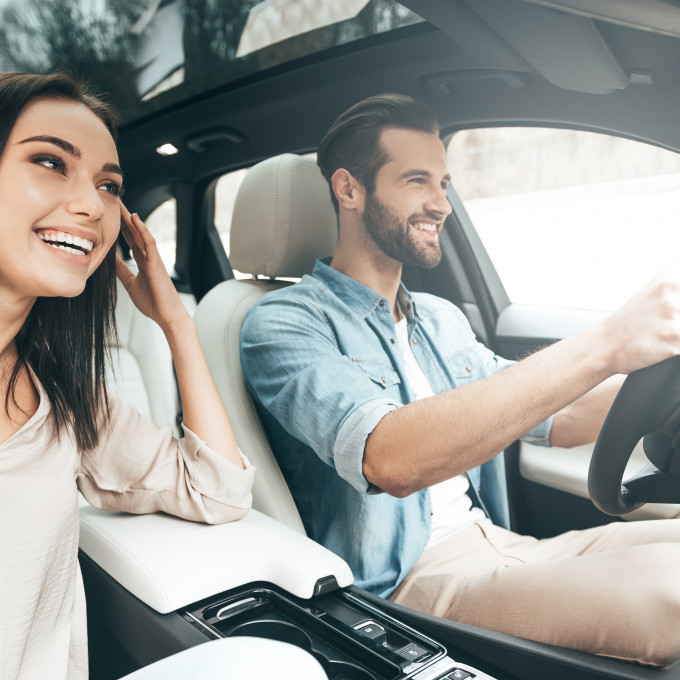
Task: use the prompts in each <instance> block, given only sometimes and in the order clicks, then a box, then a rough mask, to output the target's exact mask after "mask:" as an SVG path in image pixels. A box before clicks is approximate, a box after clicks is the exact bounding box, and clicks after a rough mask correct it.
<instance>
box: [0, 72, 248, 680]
mask: <svg viewBox="0 0 680 680" xmlns="http://www.w3.org/2000/svg"><path fill="white" fill-rule="evenodd" d="M0 121H1V123H0V236H1V237H2V241H3V248H2V250H1V251H0V401H1V402H2V405H1V406H0V541H2V545H3V546H5V549H4V550H3V552H2V554H1V555H0V608H1V609H2V611H3V617H2V621H0V667H1V668H2V671H3V677H11V678H14V677H21V678H45V677H49V678H55V679H57V680H59V679H65V678H69V680H72V679H76V678H86V677H87V644H86V633H85V631H86V628H85V604H84V601H83V594H82V587H81V586H80V573H79V568H78V561H77V559H76V555H77V549H78V501H77V491H78V490H80V491H81V492H82V493H83V495H84V496H85V498H86V499H87V500H88V501H89V502H90V503H91V504H93V505H95V506H97V507H100V508H106V509H116V510H124V511H127V512H132V513H145V512H155V511H157V510H163V511H165V512H169V513H171V514H175V515H178V516H180V517H184V518H187V519H193V520H197V521H203V522H208V523H218V522H227V521H231V520H234V519H238V518H239V517H241V516H242V515H244V514H245V513H246V512H247V510H248V508H249V506H250V503H251V496H250V488H251V485H252V478H253V473H254V470H253V468H252V467H251V466H250V465H249V463H248V462H247V460H246V459H245V458H243V457H242V456H241V455H240V453H239V451H238V448H237V446H236V442H235V439H234V436H233V433H232V430H231V425H230V423H229V420H228V418H227V416H226V413H225V412H224V409H223V408H222V405H221V402H220V400H219V397H218V395H217V392H216V390H215V387H214V385H213V383H212V380H211V378H210V375H209V373H208V370H207V367H206V364H205V360H204V358H203V354H202V351H201V347H200V343H199V341H198V336H197V333H196V329H195V326H194V324H193V321H192V320H191V318H190V317H189V315H188V313H187V312H186V310H185V308H184V306H183V304H182V303H181V301H180V299H179V296H178V295H177V292H176V291H175V288H174V286H173V284H172V282H171V281H170V279H169V278H168V276H167V273H166V271H165V268H164V266H163V263H162V261H161V259H160V256H159V254H158V250H157V248H156V244H155V242H154V240H153V237H152V236H151V235H150V233H149V232H148V230H147V229H146V227H145V226H144V224H143V223H142V221H141V220H140V219H139V217H138V216H137V215H136V214H134V215H131V214H130V213H129V212H128V210H127V209H126V208H125V207H124V206H123V204H122V203H121V201H120V195H121V190H122V171H121V169H120V167H119V164H118V154H117V150H116V144H115V141H114V135H115V124H114V117H113V114H112V113H111V112H110V111H109V110H108V108H106V107H105V106H104V105H103V104H101V103H100V102H99V101H98V100H96V99H94V98H92V97H91V96H89V95H87V94H84V93H83V91H82V90H81V88H80V87H79V86H78V84H77V83H75V82H74V81H72V80H71V79H69V78H67V77H64V76H34V75H29V74H21V73H6V74H2V75H0ZM121 228H122V231H123V235H124V237H125V239H126V241H127V243H128V245H129V246H130V248H131V251H132V253H133V256H134V258H135V261H136V263H137V266H138V269H139V273H138V274H137V275H134V274H133V273H132V272H131V271H130V269H129V268H128V267H127V266H126V265H125V264H124V263H123V261H122V260H121V259H120V258H118V257H117V255H116V247H115V245H116V241H117V238H118V235H119V232H120V230H121ZM116 274H117V276H118V278H119V279H120V280H121V282H122V284H123V286H124V288H125V289H126V291H127V293H128V294H129V295H130V297H131V298H132V301H133V302H134V304H135V305H136V306H137V307H138V308H139V309H140V310H141V311H142V312H143V313H144V314H146V315H147V316H148V317H150V318H151V319H153V320H154V321H155V322H156V323H158V324H159V326H160V327H161V329H162V330H163V332H164V333H165V336H166V338H167V340H168V343H169V345H170V348H171V351H172V354H173V360H174V362H175V367H176V373H177V379H178V384H179V388H180V393H181V396H182V401H183V406H184V435H185V436H184V438H182V439H181V440H176V439H174V438H173V436H172V434H171V433H170V431H169V430H159V429H158V428H156V427H155V426H153V425H152V424H151V423H149V422H146V421H145V420H144V419H143V418H142V417H141V416H140V415H139V414H138V413H137V412H136V411H134V409H132V408H131V407H130V406H128V405H126V404H124V403H122V402H120V401H119V400H117V399H116V398H114V397H113V396H111V395H109V394H107V390H106V384H105V381H104V371H105V363H106V349H105V348H106V347H107V346H109V345H110V340H111V336H114V335H115V321H114V313H113V312H114V308H115V302H116V287H115V277H116Z"/></svg>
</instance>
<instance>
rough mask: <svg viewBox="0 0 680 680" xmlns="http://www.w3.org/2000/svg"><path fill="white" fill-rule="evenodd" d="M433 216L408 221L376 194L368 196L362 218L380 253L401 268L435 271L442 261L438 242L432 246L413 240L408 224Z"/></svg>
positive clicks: (411, 218)
mask: <svg viewBox="0 0 680 680" xmlns="http://www.w3.org/2000/svg"><path fill="white" fill-rule="evenodd" d="M425 216H427V217H428V218H429V219H438V218H437V217H434V218H433V217H431V216H430V215H411V217H409V218H408V219H407V220H406V221H402V220H401V219H400V217H399V216H398V215H397V214H396V213H394V212H392V210H390V209H389V208H388V207H387V206H386V205H385V204H384V203H381V202H380V201H379V200H378V199H377V198H376V197H375V195H374V194H367V195H366V206H365V208H364V212H363V214H362V218H363V221H364V224H365V225H366V230H367V231H368V233H369V234H370V235H371V238H372V239H373V240H374V241H375V243H376V244H377V246H378V247H379V248H380V250H382V251H383V253H385V255H387V256H388V257H391V258H392V259H393V260H396V261H397V262H401V263H402V264H412V265H416V266H418V267H425V268H426V269H432V268H433V267H436V266H437V265H438V264H439V262H440V261H441V259H442V251H441V248H440V247H439V239H436V240H435V239H432V241H431V243H423V242H421V241H419V240H417V239H416V238H414V234H413V230H412V227H411V226H410V225H409V222H411V221H413V220H414V218H415V219H416V221H417V218H418V217H425Z"/></svg>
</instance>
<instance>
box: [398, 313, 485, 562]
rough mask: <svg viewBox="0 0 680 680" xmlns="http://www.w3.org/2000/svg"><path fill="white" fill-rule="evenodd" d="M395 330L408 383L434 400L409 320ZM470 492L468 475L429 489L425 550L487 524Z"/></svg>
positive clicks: (422, 394) (418, 396) (401, 321)
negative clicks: (410, 338) (410, 336)
mask: <svg viewBox="0 0 680 680" xmlns="http://www.w3.org/2000/svg"><path fill="white" fill-rule="evenodd" d="M395 327H396V332H397V342H398V343H399V349H400V350H401V354H402V356H403V357H404V364H405V366H406V379H407V380H408V384H409V385H410V386H411V388H412V389H413V391H414V392H415V393H416V400H418V399H424V398H425V397H432V396H434V392H433V391H432V387H431V385H430V383H429V381H428V379H427V376H426V375H425V373H423V370H422V368H420V364H419V363H418V360H417V359H416V357H415V354H413V349H412V348H411V345H410V343H409V341H408V328H407V325H406V318H405V317H402V318H401V319H400V320H399V321H398V322H397V324H396V326H395ZM469 488H470V481H469V480H468V476H467V475H466V474H463V475H458V476H457V477H453V478H452V479H447V480H445V481H443V482H440V483H439V484H434V485H433V486H431V487H430V500H431V502H432V522H431V528H430V538H429V540H428V542H427V545H426V546H425V549H427V548H431V547H432V546H433V545H436V544H437V543H441V541H443V540H445V539H447V538H449V537H450V536H452V535H453V534H455V533H457V532H458V531H462V530H463V529H467V528H468V527H471V526H472V525H473V524H474V523H475V522H479V521H484V520H487V521H488V518H487V517H486V515H485V514H484V511H483V510H482V509H481V508H478V507H474V508H473V507H472V501H471V500H470V496H468V494H467V490H468V489H469Z"/></svg>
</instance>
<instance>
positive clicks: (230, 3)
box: [0, 0, 422, 122]
mask: <svg viewBox="0 0 680 680" xmlns="http://www.w3.org/2000/svg"><path fill="white" fill-rule="evenodd" d="M420 21H422V19H421V18H420V17H419V16H418V15H416V14H414V13H413V12H411V11H409V10H408V9H406V8H405V7H403V6H402V5H400V4H399V3H398V2H396V1H395V0H342V1H339V0H264V1H262V0H115V1H114V2H111V1H108V0H0V70H2V71H14V70H18V71H31V72H34V73H50V72H53V71H59V70H70V71H72V72H75V73H77V74H79V75H81V76H82V77H83V78H85V79H86V80H88V81H89V82H90V83H91V84H92V85H94V86H95V87H96V88H97V89H99V90H102V91H104V92H105V93H108V94H110V96H111V98H112V99H113V101H114V103H115V104H116V106H117V107H118V109H119V110H120V111H121V113H122V115H123V120H124V122H131V121H133V120H135V119H136V118H139V117H141V116H144V115H146V114H148V113H151V112H152V111H156V110H158V109H160V108H164V107H166V106H169V105H171V104H174V103H176V102H179V101H182V100H183V99H186V98H188V97H192V96H195V95H197V94H200V93H201V92H205V91H207V90H210V89H213V88H216V87H219V86H221V85H224V84H226V83H229V82H232V81H234V80H237V79H239V78H243V77H245V76H250V75H253V74H255V73H257V72H259V71H263V70H266V69H269V68H272V67H275V66H278V65H280V64H283V63H285V62H288V61H291V60H293V59H297V58H299V57H302V56H306V55H310V54H314V53H317V52H321V51H323V50H326V49H329V48H331V47H334V46H336V45H342V44H346V43H349V42H352V41H355V40H359V39H361V38H366V37H369V36H372V35H376V34H379V33H385V32H387V31H391V30H393V29H395V28H399V27H402V26H406V25H408V24H412V23H417V22H420Z"/></svg>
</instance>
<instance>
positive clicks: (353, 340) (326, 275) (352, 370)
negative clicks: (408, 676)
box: [241, 260, 552, 596]
mask: <svg viewBox="0 0 680 680" xmlns="http://www.w3.org/2000/svg"><path fill="white" fill-rule="evenodd" d="M327 262H328V260H319V261H317V263H316V266H315V267H314V271H313V273H312V275H311V276H304V277H303V278H302V280H301V281H300V282H299V283H296V284H295V285H292V286H289V287H287V288H283V289H281V290H277V291H274V292H271V293H268V294H267V295H264V296H263V297H262V298H261V299H260V300H259V302H258V303H257V304H256V305H255V306H254V307H253V308H252V309H251V310H250V312H249V313H248V315H247V317H246V319H245V321H244V324H243V329H242V331H241V362H242V366H243V373H244V376H245V379H246V383H247V385H248V388H249V389H250V391H251V393H252V395H253V397H254V400H255V404H256V407H257V409H258V411H259V414H260V416H261V418H262V421H263V425H264V427H265V430H266V432H267V435H268V437H269V441H270V444H271V446H272V449H273V451H274V453H275V455H276V458H277V460H278V462H279V465H280V467H281V470H282V472H283V474H284V476H285V478H286V481H287V482H288V485H289V487H290V491H291V493H292V495H293V498H294V499H295V502H296V504H297V507H298V510H299V512H300V516H301V517H302V522H303V524H304V526H305V530H306V531H307V534H308V535H309V536H310V538H312V539H313V540H315V541H317V542H319V543H321V544H323V545H324V546H326V547H327V548H329V549H330V550H332V551H333V552H335V553H337V554H338V555H340V556H341V557H343V558H344V559H345V561H346V562H347V563H348V564H349V566H350V567H351V569H352V572H353V574H354V578H355V583H356V584H357V585H358V586H360V587H362V588H366V589H367V590H370V591H371V592H374V593H376V594H378V595H382V596H387V595H389V594H390V593H391V592H392V591H393V590H394V589H395V588H396V587H397V586H398V585H399V583H400V582H401V581H402V580H403V579H404V577H405V576H406V575H407V574H408V572H409V571H410V570H411V569H412V567H413V565H414V564H415V563H416V561H417V560H418V558H419V557H420V555H421V553H422V551H423V549H424V548H425V545H426V543H427V541H428V538H429V535H430V516H431V503H430V495H429V492H428V490H427V489H424V490H422V491H419V492H417V493H413V494H411V495H410V496H408V497H406V498H394V497H392V496H390V495H388V494H386V493H383V492H382V491H381V490H380V489H378V488H377V487H375V486H373V485H372V484H370V483H369V482H368V481H367V480H366V478H365V477H364V475H363V472H362V463H363V456H364V447H365V444H366V439H367V438H368V436H369V434H370V433H371V432H372V431H373V429H374V428H375V427H376V425H377V424H378V423H379V422H380V420H381V419H382V418H383V417H384V416H385V415H386V414H387V413H389V412H390V411H393V410H395V409H397V408H399V407H401V406H403V405H404V404H408V403H410V402H412V401H414V400H415V394H414V392H413V390H412V389H411V388H410V386H409V385H408V384H407V382H406V380H405V375H406V373H405V366H404V360H403V357H402V355H401V352H400V350H399V345H398V344H397V341H396V334H395V324H394V318H393V316H392V310H391V308H390V303H389V302H388V300H387V299H386V298H384V297H382V296H381V295H379V294H378V293H376V292H375V291H373V290H371V289H370V288H367V287H366V286H364V285H363V284H361V283H359V282H358V281H355V280H354V279H352V278H350V277H348V276H346V275H344V274H342V273H340V272H338V271H337V270H335V269H332V268H331V267H329V266H328V264H327ZM399 304H400V307H401V309H402V311H403V312H404V314H405V316H406V319H407V327H408V337H409V341H410V343H411V347H412V349H413V352H414V354H415V356H416V359H417V360H418V363H419V364H420V367H421V368H422V370H423V371H424V373H425V375H426V376H427V378H428V380H429V382H430V384H431V386H432V390H433V391H434V393H435V394H437V393H440V392H444V391H446V390H450V389H452V388H455V387H459V386H461V385H466V384H468V383H471V382H473V381H474V380H478V379H480V378H483V377H485V376H488V375H491V374H493V373H496V372H498V371H500V370H502V369H504V368H506V367H508V366H510V365H512V363H513V362H511V361H507V360H506V359H503V358H501V357H499V356H496V355H494V354H493V352H491V351H490V350H489V349H487V348H486V347H484V346H483V345H482V344H480V343H479V342H477V340H476V338H475V336H474V333H473V332H472V329H471V328H470V325H469V323H468V321H467V319H466V318H465V316H464V315H463V313H462V312H461V311H460V310H459V309H458V308H457V307H455V306H454V305H452V304H451V303H449V302H448V301H446V300H443V299H441V298H438V297H435V296H433V295H429V294H426V293H414V294H412V295H411V294H409V293H408V291H407V290H406V288H405V287H404V286H403V285H402V286H401V288H400V291H399ZM551 424H552V420H551V419H549V420H547V421H545V422H544V423H542V424H540V425H539V426H537V427H536V428H534V429H533V430H532V431H531V432H529V433H528V434H527V435H526V436H525V437H524V438H525V439H527V440H529V441H532V442H535V443H541V444H547V443H548V436H549V433H550V427H551ZM468 476H469V478H470V494H471V496H472V497H473V501H475V500H478V499H480V498H481V501H482V503H481V504H482V507H483V508H484V509H485V511H486V512H487V514H488V515H489V516H490V517H491V519H492V520H493V521H494V522H495V523H496V524H499V525H501V526H506V527H507V526H508V523H509V513H508V505H507V491H506V486H505V470H504V464H503V459H502V455H499V456H496V457H495V458H492V459H491V460H490V461H488V462H487V463H485V464H484V465H482V466H481V467H479V468H475V469H474V470H470V471H469V473H468Z"/></svg>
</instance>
